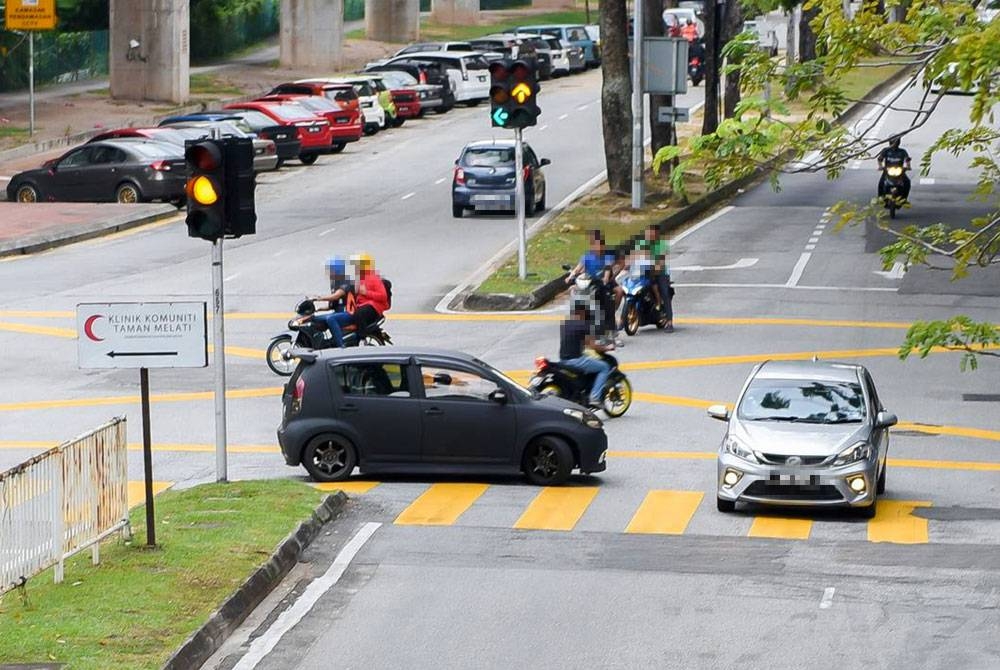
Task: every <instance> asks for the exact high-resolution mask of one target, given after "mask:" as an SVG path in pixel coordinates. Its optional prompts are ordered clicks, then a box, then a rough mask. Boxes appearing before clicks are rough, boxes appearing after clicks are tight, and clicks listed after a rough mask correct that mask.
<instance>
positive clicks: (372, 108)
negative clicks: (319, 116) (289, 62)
mask: <svg viewBox="0 0 1000 670" xmlns="http://www.w3.org/2000/svg"><path fill="white" fill-rule="evenodd" d="M295 83H296V84H349V85H351V86H353V87H354V92H355V93H356V94H357V96H358V100H359V101H360V104H361V115H362V121H363V123H364V133H365V135H374V134H376V133H378V131H380V130H382V129H383V128H386V127H388V123H387V120H386V114H385V110H384V109H383V108H382V103H381V102H379V99H378V91H376V90H375V89H374V88H372V85H371V83H369V82H360V83H354V82H351V81H348V80H346V79H342V78H337V77H327V78H322V77H321V78H315V79H300V80H299V81H297V82H295Z"/></svg>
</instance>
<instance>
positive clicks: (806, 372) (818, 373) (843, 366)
mask: <svg viewBox="0 0 1000 670" xmlns="http://www.w3.org/2000/svg"><path fill="white" fill-rule="evenodd" d="M862 370H864V366H862V365H859V364H857V363H839V362H836V361H817V360H811V361H766V362H765V363H763V364H762V365H761V366H760V368H759V369H758V370H757V374H755V375H754V379H795V380H815V381H837V382H857V381H858V378H859V375H860V372H861V371H862Z"/></svg>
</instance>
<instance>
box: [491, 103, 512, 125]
mask: <svg viewBox="0 0 1000 670" xmlns="http://www.w3.org/2000/svg"><path fill="white" fill-rule="evenodd" d="M508 116H510V114H508V113H507V110H506V109H504V108H503V107H497V111H495V112H493V122H494V123H496V124H497V125H498V126H502V125H504V124H506V123H507V117H508Z"/></svg>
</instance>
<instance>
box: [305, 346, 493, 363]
mask: <svg viewBox="0 0 1000 670" xmlns="http://www.w3.org/2000/svg"><path fill="white" fill-rule="evenodd" d="M311 353H313V354H315V355H316V358H317V359H318V360H327V361H343V362H349V361H377V360H381V359H392V360H399V359H400V358H408V357H410V356H417V357H420V356H424V357H427V358H449V359H451V360H455V361H461V362H463V363H474V364H480V363H481V362H482V361H480V360H479V359H478V358H476V357H475V356H473V355H471V354H467V353H465V352H462V351H454V350H452V349H438V348H435V347H400V346H392V347H384V348H383V347H351V348H349V349H339V348H329V349H316V350H314V351H312V352H311Z"/></svg>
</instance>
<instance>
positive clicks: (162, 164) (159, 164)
mask: <svg viewBox="0 0 1000 670" xmlns="http://www.w3.org/2000/svg"><path fill="white" fill-rule="evenodd" d="M149 167H150V169H152V170H156V171H157V172H169V171H170V169H171V168H170V163H168V162H167V161H153V164H152V165H150V166H149Z"/></svg>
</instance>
